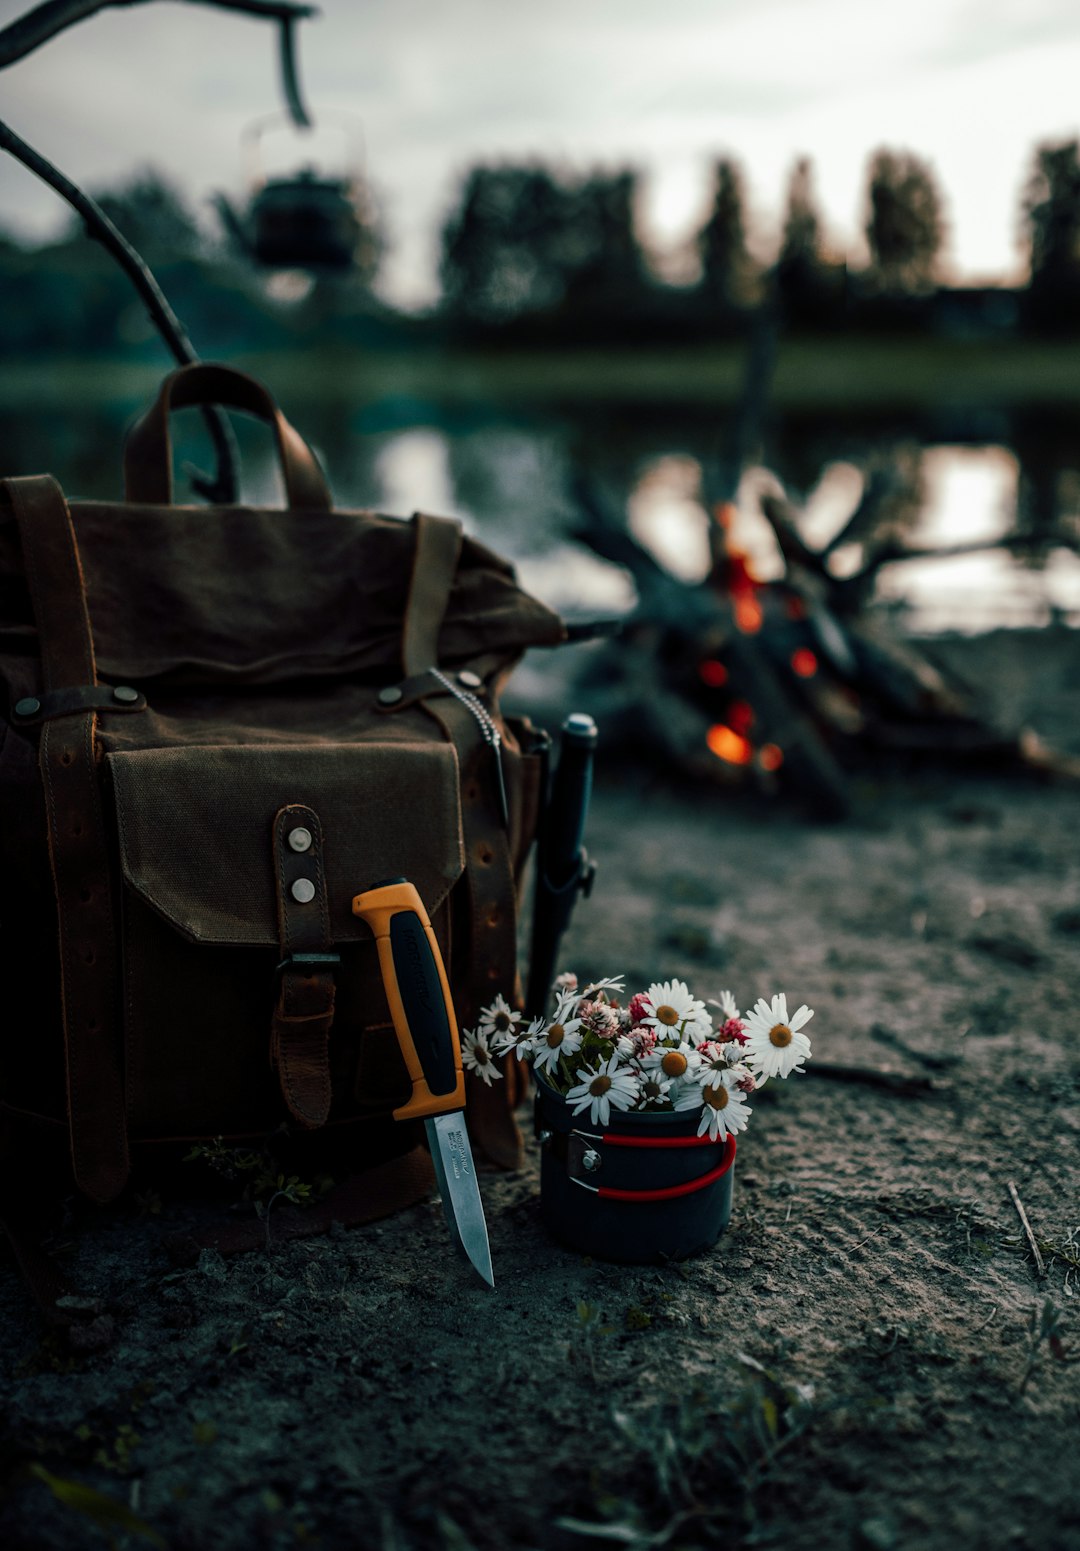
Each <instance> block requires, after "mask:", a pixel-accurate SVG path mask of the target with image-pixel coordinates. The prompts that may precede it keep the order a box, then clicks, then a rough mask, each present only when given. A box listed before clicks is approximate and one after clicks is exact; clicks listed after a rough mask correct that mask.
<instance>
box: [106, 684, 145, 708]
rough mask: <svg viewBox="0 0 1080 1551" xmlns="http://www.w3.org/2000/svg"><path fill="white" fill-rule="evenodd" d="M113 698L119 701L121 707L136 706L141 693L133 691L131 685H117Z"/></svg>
mask: <svg viewBox="0 0 1080 1551" xmlns="http://www.w3.org/2000/svg"><path fill="white" fill-rule="evenodd" d="M112 697H113V699H114V700H119V702H120V704H121V705H134V704H135V702H136V700H138V698H139V691H138V690H137V689H132V687H131V685H130V684H117V686H116V688H115V689H114V690H113V692H112Z"/></svg>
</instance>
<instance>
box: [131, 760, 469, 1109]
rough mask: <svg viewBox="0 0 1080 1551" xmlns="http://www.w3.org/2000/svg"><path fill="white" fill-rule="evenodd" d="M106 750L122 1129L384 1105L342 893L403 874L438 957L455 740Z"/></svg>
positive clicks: (388, 1072) (374, 980)
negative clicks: (118, 931)
mask: <svg viewBox="0 0 1080 1551" xmlns="http://www.w3.org/2000/svg"><path fill="white" fill-rule="evenodd" d="M106 763H107V767H108V772H109V776H110V785H111V789H112V793H113V797H114V804H115V814H116V824H117V831H118V838H119V854H120V864H121V871H122V875H123V884H124V887H123V891H122V892H123V910H122V916H123V955H124V973H125V1026H126V1074H125V1075H126V1089H127V1102H128V1115H129V1124H130V1127H131V1132H132V1136H133V1138H139V1137H143V1138H145V1137H151V1136H152V1137H162V1136H172V1135H176V1136H190V1135H216V1134H218V1133H221V1132H226V1131H228V1132H233V1133H236V1132H237V1131H238V1130H250V1131H253V1132H259V1131H266V1130H268V1129H272V1128H273V1127H274V1126H275V1125H276V1124H278V1123H279V1122H280V1121H281V1120H282V1119H283V1118H286V1117H288V1116H291V1117H292V1118H293V1120H294V1121H297V1122H298V1123H299V1124H300V1125H302V1126H312V1125H317V1124H321V1123H322V1122H323V1121H324V1120H325V1119H326V1118H327V1117H328V1115H329V1117H330V1118H332V1119H344V1118H348V1117H349V1116H352V1115H356V1114H358V1113H363V1112H370V1111H379V1112H385V1111H388V1110H389V1109H392V1108H393V1107H394V1106H395V1104H396V1103H398V1102H400V1100H401V1095H402V1093H403V1092H404V1091H407V1089H408V1077H407V1074H406V1072H405V1069H404V1066H403V1064H402V1063H401V1060H400V1056H399V1054H398V1051H397V1042H396V1040H395V1038H394V1036H393V1032H392V1027H391V1020H390V1015H389V1009H388V1008H387V1006H386V1002H385V997H384V994H383V991H382V981H381V976H380V974H379V970H378V961H377V954H376V950H375V945H374V941H373V940H372V938H371V935H370V932H369V931H368V928H367V927H366V925H365V924H364V923H363V922H362V921H359V920H358V919H357V918H356V917H355V916H354V915H353V914H352V910H351V902H352V898H353V896H354V895H355V894H356V893H357V892H359V891H361V890H362V889H364V888H367V887H370V886H371V885H372V884H375V883H379V882H381V881H383V880H384V879H386V878H388V877H398V876H404V877H407V878H409V879H410V881H412V882H414V883H415V885H416V887H417V889H418V890H419V892H420V895H421V898H423V900H424V902H425V904H426V905H427V908H428V912H429V914H430V915H431V918H432V922H433V924H434V926H435V930H436V932H437V933H438V934H439V936H440V944H441V946H442V949H443V952H444V953H445V954H447V955H448V954H449V948H450V944H449V941H448V927H449V903H448V896H449V894H450V891H451V889H452V888H453V885H454V884H455V883H456V882H457V880H458V878H460V876H461V874H462V872H463V871H464V850H463V844H462V830H461V814H460V802H459V796H458V789H459V782H458V765H457V757H456V754H455V751H454V748H453V746H452V745H450V744H448V743H443V742H434V741H432V742H431V743H420V744H417V743H409V744H404V743H401V742H370V743H356V744H316V745H313V746H312V747H297V746H296V745H274V744H248V745H240V746H237V745H231V746H222V747H205V746H198V747H193V746H184V747H172V748H156V749H140V750H134V751H125V752H116V753H112V754H110V755H108V756H107V761H106ZM334 960H336V961H337V962H334Z"/></svg>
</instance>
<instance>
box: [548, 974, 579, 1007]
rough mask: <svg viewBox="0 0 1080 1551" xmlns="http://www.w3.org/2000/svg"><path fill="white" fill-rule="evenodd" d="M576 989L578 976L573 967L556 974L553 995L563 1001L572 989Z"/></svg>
mask: <svg viewBox="0 0 1080 1551" xmlns="http://www.w3.org/2000/svg"><path fill="white" fill-rule="evenodd" d="M576 990H577V976H576V975H575V974H574V972H573V970H572V969H566V970H563V972H562V974H561V975H556V976H555V979H554V980H553V981H552V985H551V991H552V995H553V996H555V997H556V998H557V1000H559V1001H562V999H563V997H564V996H568V995H569V994H570V993H571V992H572V991H576Z"/></svg>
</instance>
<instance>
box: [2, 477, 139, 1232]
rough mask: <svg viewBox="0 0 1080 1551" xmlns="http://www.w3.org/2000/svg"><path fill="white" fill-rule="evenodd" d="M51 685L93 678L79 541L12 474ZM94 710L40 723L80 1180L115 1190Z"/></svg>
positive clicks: (111, 990) (117, 1055)
mask: <svg viewBox="0 0 1080 1551" xmlns="http://www.w3.org/2000/svg"><path fill="white" fill-rule="evenodd" d="M6 490H7V494H8V497H9V499H10V501H11V504H12V509H13V511H14V513H15V516H16V519H17V521H18V524H19V532H20V537H21V540H22V549H23V557H24V560H25V564H26V574H27V581H28V583H29V587H30V595H31V600H32V602H33V606H34V618H35V621H36V624H37V629H38V638H39V642H40V649H41V665H42V679H43V686H44V689H45V691H46V692H48V691H52V690H55V689H57V688H59V687H63V686H65V685H70V684H87V683H89V684H93V683H95V682H96V680H97V674H96V671H95V666H94V645H93V637H92V635H91V633H90V619H89V615H88V613H87V609H86V592H85V588H84V587H83V580H82V571H81V568H80V565H79V551H78V544H77V542H76V538H75V530H74V528H73V527H72V524H71V516H70V514H69V512H68V509H67V503H66V502H65V500H64V496H63V493H62V491H61V489H60V486H59V485H58V484H57V483H56V481H55V480H53V479H50V478H48V477H44V476H43V477H40V478H37V477H35V478H29V479H12V480H8V481H6ZM96 725H97V715H96V712H94V711H93V710H86V711H84V712H81V713H80V714H78V715H72V716H67V717H65V718H63V719H62V720H60V721H56V722H47V723H46V724H45V726H44V727H43V729H42V733H41V743H40V747H39V751H38V764H39V768H40V770H41V779H42V784H43V786H44V790H45V806H46V812H47V816H48V825H49V860H50V863H51V866H52V875H53V884H54V888H55V892H56V907H57V921H58V927H59V933H60V965H61V979H60V994H61V1002H62V1008H63V1022H64V1050H65V1060H66V1076H67V1105H68V1124H69V1129H70V1136H71V1157H72V1164H73V1167H74V1172H75V1180H76V1183H77V1184H78V1186H79V1188H80V1189H81V1190H83V1191H85V1193H86V1194H87V1195H88V1196H91V1197H92V1198H93V1199H94V1200H96V1201H108V1200H111V1199H112V1197H113V1196H115V1195H117V1194H118V1193H119V1192H120V1191H121V1190H122V1189H123V1187H124V1184H125V1182H126V1180H127V1176H128V1148H127V1128H126V1116H125V1109H124V1089H123V1073H122V1063H121V1046H122V1039H121V1021H120V1011H119V1008H120V1000H119V965H118V959H117V948H116V941H115V933H114V926H113V921H114V915H113V905H112V897H111V891H110V885H109V852H108V844H107V840H106V834H105V823H104V816H103V813H102V803H101V789H100V785H99V782H98V775H97V758H96V745H95V736H94V735H95V729H96Z"/></svg>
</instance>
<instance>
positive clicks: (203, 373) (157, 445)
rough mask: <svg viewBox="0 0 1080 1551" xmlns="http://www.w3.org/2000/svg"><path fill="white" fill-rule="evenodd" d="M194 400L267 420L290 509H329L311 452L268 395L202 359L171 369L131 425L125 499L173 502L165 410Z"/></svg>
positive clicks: (260, 387) (329, 501)
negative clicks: (144, 409) (156, 394)
mask: <svg viewBox="0 0 1080 1551" xmlns="http://www.w3.org/2000/svg"><path fill="white" fill-rule="evenodd" d="M196 404H223V405H226V406H227V407H228V408H230V409H243V410H246V411H247V412H248V414H250V415H255V416H256V418H257V419H259V420H265V421H266V422H267V424H268V425H269V426H271V427H272V429H273V432H274V439H275V441H276V442H277V451H278V458H279V459H280V462H281V468H282V472H283V474H284V476H285V491H286V496H287V499H288V504H289V506H290V507H301V508H307V509H310V510H314V511H326V512H328V511H330V510H331V508H332V506H333V501H332V499H331V496H330V490H329V487H328V486H327V483H326V480H325V479H324V478H323V474H322V470H321V469H320V468H319V465H318V462H317V460H316V458H315V454H314V453H313V452H312V450H311V448H310V447H309V446H308V444H307V442H305V441H304V438H303V437H302V436H301V435H300V433H299V432H298V431H296V430H294V429H293V427H292V426H291V425H290V424H289V422H288V421H287V420H286V419H285V416H284V415H283V414H282V413H281V411H280V409H278V407H277V405H276V404H275V402H274V399H273V396H272V394H271V393H270V392H269V391H268V390H267V389H266V388H264V387H263V385H262V383H260V382H256V381H255V379H254V377H249V376H248V375H247V374H246V373H245V372H238V371H236V370H235V368H233V367H231V366H219V365H217V364H216V363H214V362H207V361H200V362H196V363H195V364H194V365H192V366H181V367H179V368H178V369H177V370H176V371H175V372H170V373H169V375H168V376H167V377H166V378H165V381H164V382H163V383H162V384H161V388H160V391H159V392H158V396H157V398H156V399H155V400H154V402H153V403H152V404H151V406H150V408H149V409H148V410H147V411H146V413H145V414H144V415H143V416H142V418H141V419H140V420H138V421H136V423H135V424H134V425H133V426H132V428H131V430H130V431H129V433H128V438H127V443H126V445H125V447H124V494H125V499H126V500H128V501H138V502H143V503H146V504H152V505H156V506H168V505H169V504H170V503H171V501H172V493H173V483H172V443H171V440H170V436H169V413H170V411H171V410H174V409H184V408H187V407H189V406H191V405H196Z"/></svg>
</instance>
